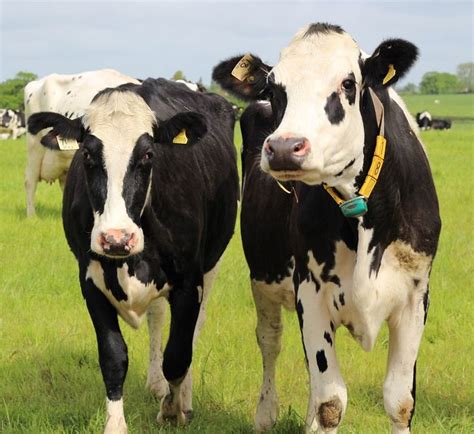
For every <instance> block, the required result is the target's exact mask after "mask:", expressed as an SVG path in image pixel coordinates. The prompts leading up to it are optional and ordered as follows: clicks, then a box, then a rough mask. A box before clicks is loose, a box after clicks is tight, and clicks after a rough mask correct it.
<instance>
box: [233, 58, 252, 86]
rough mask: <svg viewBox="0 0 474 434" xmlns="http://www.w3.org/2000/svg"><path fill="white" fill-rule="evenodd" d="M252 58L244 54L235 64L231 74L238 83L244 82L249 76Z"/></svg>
mask: <svg viewBox="0 0 474 434" xmlns="http://www.w3.org/2000/svg"><path fill="white" fill-rule="evenodd" d="M252 60H253V57H252V56H251V55H250V54H248V53H247V54H246V55H245V56H244V57H242V59H240V60H239V61H238V62H237V65H235V66H234V69H233V70H232V72H231V74H232V76H233V77H235V78H236V79H237V80H239V81H245V80H246V79H247V76H248V75H249V71H250V65H251V64H252Z"/></svg>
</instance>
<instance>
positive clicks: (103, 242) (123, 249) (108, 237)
mask: <svg viewBox="0 0 474 434" xmlns="http://www.w3.org/2000/svg"><path fill="white" fill-rule="evenodd" d="M98 245H99V246H100V248H101V249H102V251H103V253H104V254H105V255H106V256H111V257H126V256H129V255H131V254H133V253H136V252H134V249H135V247H136V245H137V236H136V235H135V233H134V232H128V231H126V230H124V229H108V230H107V231H105V232H102V233H101V234H100V235H99V240H98Z"/></svg>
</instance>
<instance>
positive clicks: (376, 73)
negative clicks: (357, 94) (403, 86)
mask: <svg viewBox="0 0 474 434" xmlns="http://www.w3.org/2000/svg"><path fill="white" fill-rule="evenodd" d="M417 58H418V48H417V47H416V46H415V45H413V44H412V43H411V42H408V41H404V40H403V39H388V40H386V41H384V42H382V43H381V44H380V45H379V46H378V47H377V49H376V50H375V51H374V54H372V56H370V57H369V58H368V59H366V60H365V62H364V64H363V66H362V77H363V78H364V84H365V85H366V86H370V87H373V88H376V87H380V86H384V87H388V86H392V85H393V84H395V83H396V82H397V81H398V80H399V79H400V78H401V77H403V76H404V75H405V74H406V73H407V72H408V70H409V69H410V68H411V67H412V65H413V64H414V63H415V61H416V59H417Z"/></svg>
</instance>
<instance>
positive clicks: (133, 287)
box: [86, 260, 171, 328]
mask: <svg viewBox="0 0 474 434" xmlns="http://www.w3.org/2000/svg"><path fill="white" fill-rule="evenodd" d="M86 279H92V281H93V282H94V285H95V286H96V287H97V288H99V290H100V291H101V292H102V293H103V294H104V295H105V296H106V297H107V299H108V300H109V301H110V303H111V304H112V305H113V306H114V307H115V309H116V310H117V312H118V313H119V315H120V316H121V317H122V318H123V319H124V320H125V321H126V322H127V323H128V324H129V325H131V326H132V327H133V328H138V327H139V326H140V324H141V323H142V321H143V318H144V315H145V313H146V311H147V309H148V306H149V305H150V303H151V302H152V301H153V300H155V299H156V298H158V297H167V296H168V293H169V291H170V289H171V288H170V286H169V285H168V284H167V283H166V284H165V285H164V286H163V287H161V288H157V287H156V284H155V282H154V281H152V282H151V283H149V284H144V283H142V282H141V281H140V280H139V279H137V278H136V277H135V276H134V275H133V276H130V275H129V273H128V265H127V264H126V263H124V264H123V265H122V267H120V268H117V279H118V282H119V284H120V286H121V288H122V290H123V292H124V293H125V294H126V296H127V300H121V301H118V300H117V299H116V298H115V297H114V296H113V294H112V291H111V289H110V288H107V286H106V284H105V280H104V270H103V269H102V266H101V265H100V262H99V261H95V260H91V261H90V263H89V265H88V267H87V273H86Z"/></svg>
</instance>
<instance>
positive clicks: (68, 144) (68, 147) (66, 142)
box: [56, 136, 79, 151]
mask: <svg viewBox="0 0 474 434" xmlns="http://www.w3.org/2000/svg"><path fill="white" fill-rule="evenodd" d="M56 139H57V141H58V146H59V149H60V150H61V151H75V150H77V149H79V144H78V143H77V141H76V140H73V139H66V138H65V137H59V136H56Z"/></svg>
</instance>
